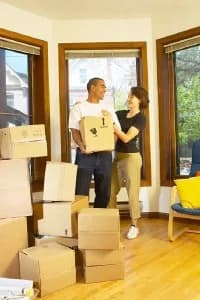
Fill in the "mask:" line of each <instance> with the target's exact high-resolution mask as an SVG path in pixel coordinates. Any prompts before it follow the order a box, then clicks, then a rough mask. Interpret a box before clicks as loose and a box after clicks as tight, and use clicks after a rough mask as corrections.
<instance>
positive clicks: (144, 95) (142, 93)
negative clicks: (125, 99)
mask: <svg viewBox="0 0 200 300" xmlns="http://www.w3.org/2000/svg"><path fill="white" fill-rule="evenodd" d="M130 92H131V96H135V97H137V98H138V99H139V100H140V108H146V107H147V106H148V104H149V96H148V92H147V90H145V89H144V88H143V87H140V86H133V87H131V89H130Z"/></svg>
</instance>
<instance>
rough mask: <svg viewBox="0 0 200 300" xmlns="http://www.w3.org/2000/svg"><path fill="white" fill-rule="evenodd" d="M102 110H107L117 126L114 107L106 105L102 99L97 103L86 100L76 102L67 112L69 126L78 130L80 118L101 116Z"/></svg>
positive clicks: (118, 124)
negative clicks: (68, 112)
mask: <svg viewBox="0 0 200 300" xmlns="http://www.w3.org/2000/svg"><path fill="white" fill-rule="evenodd" d="M102 110H107V111H109V112H110V113H111V115H112V119H113V122H114V123H115V124H116V125H117V126H118V127H119V128H121V126H120V123H119V120H118V118H117V115H116V114H115V111H114V109H112V108H111V107H108V106H106V105H105V104H104V103H103V102H102V101H100V102H99V103H91V102H88V101H83V102H80V103H78V104H75V105H74V106H73V107H72V109H71V111H70V114H69V128H70V129H71V128H73V129H78V130H79V122H80V120H81V118H83V117H88V116H95V117H102V115H103V114H102Z"/></svg>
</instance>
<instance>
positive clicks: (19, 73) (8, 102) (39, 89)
mask: <svg viewBox="0 0 200 300" xmlns="http://www.w3.org/2000/svg"><path fill="white" fill-rule="evenodd" d="M48 101H49V99H48V69H47V43H46V42H45V41H41V40H38V39H33V38H31V37H28V36H25V35H21V34H17V33H15V32H11V31H7V30H4V29H0V128H4V127H9V126H18V125H23V124H40V123H43V124H45V128H46V136H47V143H48V153H49V154H50V126H49V102H48ZM48 159H50V156H49V157H48ZM45 164H46V158H34V159H32V160H31V165H32V168H31V176H32V183H33V190H36V189H39V188H40V187H41V186H42V180H43V176H44V170H45Z"/></svg>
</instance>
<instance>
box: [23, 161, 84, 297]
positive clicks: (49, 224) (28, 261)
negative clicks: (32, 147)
mask: <svg viewBox="0 0 200 300" xmlns="http://www.w3.org/2000/svg"><path fill="white" fill-rule="evenodd" d="M76 172H77V166H76V165H74V164H71V163H64V162H47V164H46V170H45V178H44V192H43V199H42V200H41V201H40V202H37V201H36V202H34V203H33V224H34V230H33V232H34V234H35V235H36V237H35V244H36V246H35V247H31V248H28V249H24V250H23V251H21V252H20V265H21V266H22V267H21V276H23V278H26V279H33V280H34V281H35V282H36V283H37V284H38V288H39V290H40V295H41V296H44V295H46V294H48V293H50V292H52V291H54V290H57V289H58V288H63V287H66V286H68V285H71V284H73V283H75V282H76V267H77V265H79V264H80V253H78V247H77V245H78V239H77V234H78V212H79V211H80V210H81V209H82V208H85V207H88V197H87V196H75V183H76ZM47 258H48V259H47ZM43 268H44V270H45V271H44V272H42V271H41V270H42V269H43ZM34 274H37V278H35V277H34V276H35V275H34ZM53 274H54V275H53ZM53 279H54V281H53Z"/></svg>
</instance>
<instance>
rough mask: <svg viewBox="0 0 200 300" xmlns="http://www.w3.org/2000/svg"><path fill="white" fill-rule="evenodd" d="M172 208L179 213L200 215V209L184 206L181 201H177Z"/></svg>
mask: <svg viewBox="0 0 200 300" xmlns="http://www.w3.org/2000/svg"><path fill="white" fill-rule="evenodd" d="M171 208H172V209H173V210H175V211H177V212H179V213H182V214H187V215H193V216H200V209H197V208H195V209H193V208H184V207H183V206H182V205H181V203H175V204H173V205H172V206H171Z"/></svg>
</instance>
